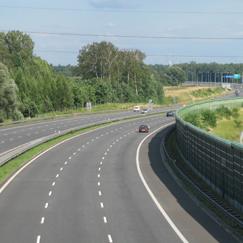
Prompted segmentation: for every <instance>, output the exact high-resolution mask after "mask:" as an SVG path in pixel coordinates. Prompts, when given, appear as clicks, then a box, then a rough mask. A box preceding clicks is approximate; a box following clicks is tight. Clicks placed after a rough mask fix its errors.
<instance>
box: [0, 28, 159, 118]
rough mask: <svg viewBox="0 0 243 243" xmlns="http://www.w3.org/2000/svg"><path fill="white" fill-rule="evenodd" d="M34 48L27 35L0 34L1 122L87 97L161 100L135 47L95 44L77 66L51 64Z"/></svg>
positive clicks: (97, 100)
mask: <svg viewBox="0 0 243 243" xmlns="http://www.w3.org/2000/svg"><path fill="white" fill-rule="evenodd" d="M33 49H34V43H33V41H32V39H31V38H30V37H29V36H28V35H27V34H24V33H22V32H19V31H12V32H8V33H0V121H2V120H4V119H6V118H12V119H20V118H21V117H23V116H25V117H28V116H30V117H34V116H35V115H36V114H38V113H44V112H49V111H57V110H64V109H70V108H75V107H76V108H77V107H83V106H84V105H85V103H86V102H88V101H91V102H92V103H94V104H99V103H106V102H147V101H148V100H149V99H153V100H154V101H155V102H162V101H163V87H162V83H161V82H160V81H159V80H158V79H156V75H155V72H154V71H153V70H151V68H150V67H149V66H147V65H145V64H144V58H145V55H144V54H143V53H142V52H140V51H138V50H119V49H118V48H117V47H115V46H114V45H113V44H112V43H109V42H100V43H93V44H90V45H87V46H85V47H83V48H82V49H81V50H80V52H79V55H78V65H77V66H75V67H73V66H68V67H64V68H62V67H56V68H53V67H52V66H51V65H49V64H48V63H47V62H46V61H44V60H42V59H41V58H39V57H36V56H34V55H33Z"/></svg>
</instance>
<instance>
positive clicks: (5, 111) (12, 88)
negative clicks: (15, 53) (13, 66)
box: [0, 63, 17, 118]
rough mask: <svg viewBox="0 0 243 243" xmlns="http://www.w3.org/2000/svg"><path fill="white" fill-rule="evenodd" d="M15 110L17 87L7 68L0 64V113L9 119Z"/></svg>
mask: <svg viewBox="0 0 243 243" xmlns="http://www.w3.org/2000/svg"><path fill="white" fill-rule="evenodd" d="M15 110H17V86H16V84H15V82H14V80H13V79H11V78H10V74H9V72H8V69H7V67H6V66H5V65H4V64H2V63H0V113H1V114H2V115H3V116H4V117H6V118H11V117H12V116H13V114H14V112H15Z"/></svg>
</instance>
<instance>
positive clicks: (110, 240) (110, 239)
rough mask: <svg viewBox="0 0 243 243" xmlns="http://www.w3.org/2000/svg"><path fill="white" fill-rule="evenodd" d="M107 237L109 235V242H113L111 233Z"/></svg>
mask: <svg viewBox="0 0 243 243" xmlns="http://www.w3.org/2000/svg"><path fill="white" fill-rule="evenodd" d="M107 237H108V240H109V243H112V242H113V241H112V238H111V235H108V236H107Z"/></svg>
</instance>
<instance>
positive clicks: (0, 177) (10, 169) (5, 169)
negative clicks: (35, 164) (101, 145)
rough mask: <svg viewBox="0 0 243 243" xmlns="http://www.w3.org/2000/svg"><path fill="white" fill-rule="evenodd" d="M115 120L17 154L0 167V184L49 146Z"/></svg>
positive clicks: (57, 138)
mask: <svg viewBox="0 0 243 243" xmlns="http://www.w3.org/2000/svg"><path fill="white" fill-rule="evenodd" d="M112 123H114V122H108V123H104V124H100V125H93V126H90V127H86V128H81V129H79V130H77V131H71V132H69V133H67V134H65V135H62V136H59V137H56V138H53V139H51V140H49V141H47V142H45V143H42V144H40V145H38V146H36V147H34V148H32V149H29V150H27V151H26V152H24V153H23V154H21V155H19V156H17V157H16V158H14V159H12V160H10V161H9V162H8V163H6V164H4V165H3V166H1V167H0V184H2V183H3V182H4V181H5V180H6V179H7V178H8V177H9V176H10V175H12V174H13V173H14V172H16V171H17V170H18V169H19V168H21V166H23V165H24V164H25V163H27V162H28V161H30V160H31V159H33V158H34V157H35V156H37V155H38V154H40V153H42V152H44V151H45V150H47V149H48V148H50V147H52V146H54V145H56V144H58V143H60V142H62V141H64V140H66V139H68V138H71V137H74V136H76V135H80V134H82V133H84V132H88V131H91V130H94V129H96V128H101V127H105V126H107V125H111V124H112Z"/></svg>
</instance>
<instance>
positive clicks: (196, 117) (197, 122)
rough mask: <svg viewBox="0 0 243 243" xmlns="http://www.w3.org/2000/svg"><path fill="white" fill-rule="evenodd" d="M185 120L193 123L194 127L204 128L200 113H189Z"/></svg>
mask: <svg viewBox="0 0 243 243" xmlns="http://www.w3.org/2000/svg"><path fill="white" fill-rule="evenodd" d="M184 120H185V121H186V122H189V123H191V124H192V125H194V126H196V127H202V123H201V119H200V114H199V113H196V112H195V113H188V114H187V115H186V116H185V117H184Z"/></svg>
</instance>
